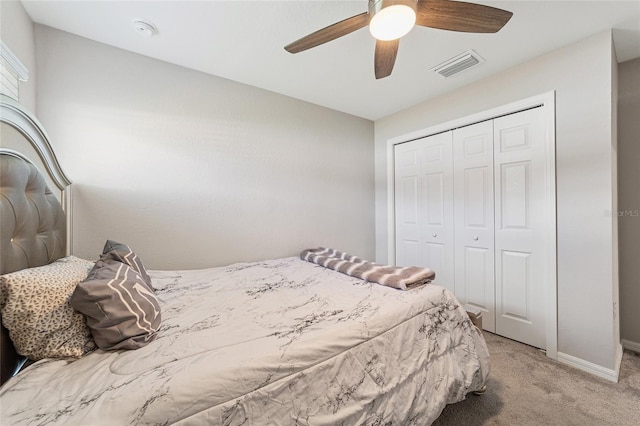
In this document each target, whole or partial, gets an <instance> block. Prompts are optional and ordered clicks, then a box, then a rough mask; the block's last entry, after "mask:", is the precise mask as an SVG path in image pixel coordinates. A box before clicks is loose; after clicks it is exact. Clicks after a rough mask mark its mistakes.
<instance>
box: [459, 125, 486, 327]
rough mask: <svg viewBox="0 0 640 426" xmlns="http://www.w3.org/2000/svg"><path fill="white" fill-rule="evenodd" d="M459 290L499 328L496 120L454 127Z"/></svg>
mask: <svg viewBox="0 0 640 426" xmlns="http://www.w3.org/2000/svg"><path fill="white" fill-rule="evenodd" d="M453 167H454V191H453V193H454V206H455V209H454V229H455V235H454V239H455V295H456V297H457V298H458V299H459V300H460V302H462V303H465V304H469V305H473V306H475V307H477V308H479V309H480V310H481V311H482V315H483V326H484V329H485V330H487V331H491V332H494V331H495V306H494V305H495V283H494V188H493V185H494V177H493V171H494V167H493V121H485V122H481V123H477V124H474V125H471V126H467V127H462V128H459V129H456V130H454V131H453Z"/></svg>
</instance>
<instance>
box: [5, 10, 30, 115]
mask: <svg viewBox="0 0 640 426" xmlns="http://www.w3.org/2000/svg"><path fill="white" fill-rule="evenodd" d="M0 24H1V25H0V38H1V39H2V41H3V42H4V44H6V45H7V46H8V47H9V49H11V51H12V52H13V53H14V55H16V56H17V57H18V59H20V62H22V63H23V64H24V66H26V67H27V69H29V81H27V82H21V83H20V87H19V91H20V102H21V103H22V104H23V105H24V106H26V107H27V108H28V109H29V110H30V111H32V112H35V110H36V75H37V71H36V47H35V36H34V30H33V22H32V21H31V18H29V15H27V12H26V11H25V10H24V7H23V6H22V3H21V2H19V1H15V0H2V1H0Z"/></svg>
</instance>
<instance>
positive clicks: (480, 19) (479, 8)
mask: <svg viewBox="0 0 640 426" xmlns="http://www.w3.org/2000/svg"><path fill="white" fill-rule="evenodd" d="M512 15H513V13H511V12H509V11H506V10H502V9H498V8H495V7H490V6H484V5H481V4H475V3H466V2H462V1H450V0H419V1H418V10H417V13H416V24H417V25H421V26H423V27H431V28H438V29H441V30H449V31H461V32H466V33H496V32H498V31H500V29H501V28H502V27H504V25H505V24H506V23H507V22H508V21H509V19H511V16H512Z"/></svg>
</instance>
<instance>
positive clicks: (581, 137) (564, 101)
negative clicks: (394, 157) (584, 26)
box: [375, 32, 619, 369]
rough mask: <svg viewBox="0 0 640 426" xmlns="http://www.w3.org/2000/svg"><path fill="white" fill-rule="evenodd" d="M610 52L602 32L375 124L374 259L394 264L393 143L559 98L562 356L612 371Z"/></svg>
mask: <svg viewBox="0 0 640 426" xmlns="http://www.w3.org/2000/svg"><path fill="white" fill-rule="evenodd" d="M612 56H613V53H612V45H611V34H610V33H609V32H606V33H602V34H599V35H596V36H593V37H591V38H588V39H586V40H583V41H581V42H578V43H576V44H573V45H571V46H567V47H565V48H562V49H559V50H556V51H553V52H550V53H548V54H545V55H543V56H540V57H538V58H536V59H533V60H531V61H529V62H527V63H524V64H522V65H519V66H516V67H514V68H512V69H510V70H507V71H505V72H502V73H500V74H497V75H495V76H492V77H489V78H487V79H484V80H482V81H480V82H477V83H473V84H470V85H468V86H466V87H464V88H461V89H459V90H456V91H454V92H451V93H448V94H446V95H443V96H441V97H439V98H437V99H434V100H431V101H427V102H424V103H421V104H418V105H416V106H414V107H412V108H409V109H407V110H404V111H401V112H398V113H396V114H393V115H391V116H389V117H386V118H384V119H381V120H378V121H376V123H375V139H376V252H377V255H376V258H377V260H378V261H379V262H386V261H388V258H387V251H388V250H387V247H388V239H387V235H388V229H387V220H388V217H387V160H388V159H387V140H388V139H391V138H394V137H398V136H401V135H404V134H407V133H410V132H414V131H417V130H420V129H425V128H428V127H430V126H434V125H437V124H440V123H444V122H447V121H450V120H454V119H457V118H461V117H465V116H468V115H471V114H474V113H478V112H481V111H485V110H488V109H491V108H495V107H498V106H502V105H506V104H509V103H512V102H515V101H518V100H521V99H525V98H528V97H531V96H534V95H538V94H542V93H546V92H549V91H552V90H555V91H556V144H557V146H556V168H557V217H558V219H557V227H558V233H557V235H558V351H559V352H561V353H563V354H566V355H570V356H572V357H576V358H579V359H581V360H584V361H587V362H590V363H593V364H596V365H598V366H601V367H604V368H606V369H614V368H615V364H616V357H617V355H618V350H619V343H617V344H616V343H612V342H614V340H615V336H616V333H617V329H618V327H619V325H618V324H619V322H618V318H617V313H616V310H615V307H614V305H616V304H617V298H616V294H615V291H614V288H615V287H617V285H618V283H617V282H614V278H613V276H614V263H615V261H614V259H613V256H612V253H613V244H614V238H615V236H614V235H613V227H614V225H613V219H612V215H611V213H610V212H611V209H612V207H613V203H614V200H613V198H612V197H613V195H614V192H615V191H612V188H613V187H614V186H615V181H614V175H615V173H614V171H613V168H612V162H613V157H612V115H613V114H614V111H613V110H612V99H613V94H612V68H613V67H612V63H611V58H612Z"/></svg>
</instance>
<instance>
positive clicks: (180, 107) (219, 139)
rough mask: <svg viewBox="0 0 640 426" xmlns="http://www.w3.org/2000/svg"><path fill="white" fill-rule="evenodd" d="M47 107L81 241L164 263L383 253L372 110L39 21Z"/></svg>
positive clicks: (77, 247) (44, 118)
mask: <svg viewBox="0 0 640 426" xmlns="http://www.w3.org/2000/svg"><path fill="white" fill-rule="evenodd" d="M36 44H37V52H38V71H39V75H40V77H41V78H39V80H38V110H37V112H38V117H39V118H40V121H41V122H42V123H43V124H44V126H45V127H46V128H47V130H48V132H49V135H50V136H51V139H52V144H53V146H54V148H55V149H56V151H57V153H58V154H59V156H60V161H61V164H62V165H63V167H64V168H65V171H66V172H67V174H68V175H69V177H70V178H71V179H72V180H73V181H74V185H75V187H74V198H75V204H74V223H75V225H74V253H75V254H76V255H79V256H82V257H86V258H95V257H96V256H97V255H98V253H99V252H100V251H101V249H102V245H103V244H104V241H105V240H106V239H107V238H112V239H116V240H121V241H122V242H125V243H128V244H130V245H131V246H132V247H133V248H134V250H136V251H137V252H139V254H140V256H141V257H142V259H143V260H144V261H145V263H146V264H147V266H148V267H149V268H152V269H182V268H203V267H209V266H215V265H225V264H228V263H231V262H237V261H252V260H258V259H265V258H276V257H281V256H293V255H297V254H299V252H300V251H301V250H302V249H304V248H306V247H309V246H318V245H326V246H332V247H337V248H341V249H343V250H346V251H351V252H353V253H358V254H360V255H361V256H364V257H369V258H372V257H373V256H374V186H373V181H374V179H373V143H372V141H373V123H372V122H371V121H368V120H364V119H361V118H357V117H354V116H350V115H347V114H344V113H340V112H336V111H333V110H329V109H326V108H322V107H318V106H315V105H312V104H309V103H305V102H301V101H298V100H295V99H292V98H289V97H285V96H282V95H278V94H274V93H272V92H267V91H265V90H261V89H257V88H254V87H250V86H246V85H242V84H238V83H235V82H231V81H229V80H225V79H221V78H217V77H213V76H211V75H207V74H203V73H200V72H196V71H192V70H188V69H186V68H182V67H179V66H176V65H172V64H168V63H164V62H160V61H157V60H154V59H150V58H146V57H143V56H140V55H138V54H134V53H130V52H126V51H124V50H121V49H117V48H113V47H109V46H106V45H103V44H99V43H96V42H93V41H89V40H87V39H84V38H81V37H78V36H74V35H71V34H69V33H65V32H61V31H58V30H55V29H52V28H49V27H44V26H40V25H37V26H36Z"/></svg>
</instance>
